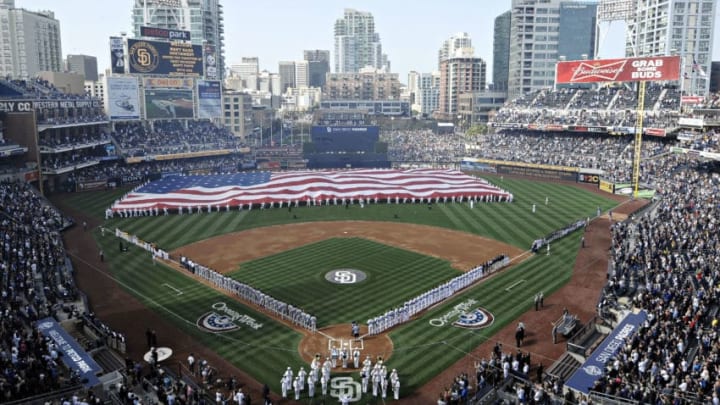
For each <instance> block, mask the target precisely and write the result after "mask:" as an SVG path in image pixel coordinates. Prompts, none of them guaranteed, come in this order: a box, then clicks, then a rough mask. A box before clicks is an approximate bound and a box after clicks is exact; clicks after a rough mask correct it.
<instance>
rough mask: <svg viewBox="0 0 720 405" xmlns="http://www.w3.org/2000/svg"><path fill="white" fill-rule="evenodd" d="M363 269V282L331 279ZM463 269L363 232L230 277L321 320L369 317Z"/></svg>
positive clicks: (278, 257)
mask: <svg viewBox="0 0 720 405" xmlns="http://www.w3.org/2000/svg"><path fill="white" fill-rule="evenodd" d="M340 268H351V269H357V270H361V271H363V272H364V273H365V274H366V275H367V279H365V280H364V281H362V282H360V283H358V284H348V285H341V284H332V283H330V282H328V281H327V280H325V274H326V273H327V272H329V271H331V270H334V269H340ZM458 275H460V272H459V271H457V270H454V269H453V268H452V267H451V266H450V263H449V262H447V261H445V260H441V259H438V258H434V257H430V256H425V255H422V254H419V253H415V252H410V251H408V250H403V249H399V248H396V247H391V246H388V245H383V244H381V243H377V242H373V241H370V240H367V239H362V238H332V239H327V240H324V241H320V242H316V243H313V244H310V245H306V246H302V247H299V248H296V249H292V250H288V251H285V252H282V253H278V254H275V255H272V256H268V257H265V258H262V259H258V260H253V261H250V262H247V263H244V264H243V265H242V266H241V268H240V269H239V270H238V271H235V272H233V273H231V274H230V276H231V277H233V278H235V279H238V280H240V281H243V282H245V283H247V284H249V285H252V286H255V287H257V288H259V289H261V290H262V291H264V292H265V293H267V294H270V295H272V296H273V297H275V298H278V299H281V300H283V301H285V302H287V303H290V304H292V305H294V306H297V307H300V308H302V309H303V310H305V311H306V312H308V313H310V314H313V315H315V316H316V317H317V319H318V326H320V327H322V326H327V325H333V324H338V323H350V322H351V321H353V320H357V321H358V322H363V323H364V322H365V321H366V320H367V319H368V318H370V317H373V316H377V315H380V314H381V313H383V312H385V311H386V310H389V309H391V308H394V307H396V306H400V305H401V304H402V303H404V302H405V301H407V300H409V299H411V298H413V297H416V296H418V295H420V294H421V293H422V292H424V291H427V290H428V288H429V287H431V286H437V285H440V284H442V283H443V282H445V281H448V280H450V279H451V278H453V277H455V276H458Z"/></svg>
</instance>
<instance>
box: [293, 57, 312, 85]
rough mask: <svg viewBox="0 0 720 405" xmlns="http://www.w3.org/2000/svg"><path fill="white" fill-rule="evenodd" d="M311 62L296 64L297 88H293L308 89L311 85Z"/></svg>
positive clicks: (297, 62)
mask: <svg viewBox="0 0 720 405" xmlns="http://www.w3.org/2000/svg"><path fill="white" fill-rule="evenodd" d="M308 66H309V62H308V61H306V60H299V61H296V62H295V86H293V87H308V85H309V84H310V71H309V68H308Z"/></svg>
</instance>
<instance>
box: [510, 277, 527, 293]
mask: <svg viewBox="0 0 720 405" xmlns="http://www.w3.org/2000/svg"><path fill="white" fill-rule="evenodd" d="M524 282H525V280H518V281H516V282H514V283H512V284H510V285H509V286H507V288H505V291H510V290H512V289H513V288H515V287H517V286H519V285H520V284H522V283H524Z"/></svg>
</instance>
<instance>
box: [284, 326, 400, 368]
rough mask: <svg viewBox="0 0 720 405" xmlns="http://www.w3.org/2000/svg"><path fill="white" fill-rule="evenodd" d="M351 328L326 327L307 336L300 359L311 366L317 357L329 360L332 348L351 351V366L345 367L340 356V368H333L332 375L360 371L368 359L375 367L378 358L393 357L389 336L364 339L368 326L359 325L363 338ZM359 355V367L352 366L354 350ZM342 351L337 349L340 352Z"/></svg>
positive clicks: (301, 347)
mask: <svg viewBox="0 0 720 405" xmlns="http://www.w3.org/2000/svg"><path fill="white" fill-rule="evenodd" d="M351 328H352V325H351V324H349V323H345V324H339V325H331V326H326V327H324V328H321V329H318V331H317V332H315V333H314V334H310V335H307V336H305V337H304V338H303V339H302V340H301V341H300V346H299V348H298V351H299V352H300V356H301V357H302V358H303V360H305V361H306V362H307V363H308V364H310V363H312V361H313V359H314V358H315V356H316V355H320V362H321V363H322V362H324V361H325V358H326V357H330V356H331V351H332V348H333V347H335V348H336V349H341V348H345V349H346V350H348V353H349V355H348V367H347V368H343V366H342V365H343V362H342V357H341V356H338V360H337V363H336V364H337V366H336V367H334V368H333V369H332V371H333V372H336V373H338V372H339V373H342V372H348V373H349V372H353V371H360V368H362V362H363V360H365V358H366V357H367V356H370V359H371V360H372V362H373V364H375V362H377V360H378V358H379V357H380V358H382V360H383V361H387V359H389V358H390V355H392V350H393V343H392V340H391V339H390V337H389V336H388V335H387V334H381V335H375V336H364V335H365V334H366V333H367V326H365V325H360V337H359V338H357V339H356V338H355V337H353V336H352V334H351V331H352V329H351ZM356 349H357V350H358V351H359V352H360V368H357V369H356V368H354V367H353V357H352V354H353V352H354V351H355V350H356ZM339 352H340V350H338V353H339Z"/></svg>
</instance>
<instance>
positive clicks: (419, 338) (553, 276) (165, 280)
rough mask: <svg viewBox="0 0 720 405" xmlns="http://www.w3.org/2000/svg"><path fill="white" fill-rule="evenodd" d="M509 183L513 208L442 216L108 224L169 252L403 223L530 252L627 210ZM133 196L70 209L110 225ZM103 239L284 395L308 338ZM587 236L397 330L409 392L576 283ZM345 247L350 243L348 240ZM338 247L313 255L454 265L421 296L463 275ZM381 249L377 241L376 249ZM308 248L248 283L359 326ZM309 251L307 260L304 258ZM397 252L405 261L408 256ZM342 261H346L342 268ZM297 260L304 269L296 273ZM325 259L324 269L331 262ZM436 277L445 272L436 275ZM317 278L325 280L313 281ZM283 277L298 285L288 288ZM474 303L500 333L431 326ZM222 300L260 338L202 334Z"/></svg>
mask: <svg viewBox="0 0 720 405" xmlns="http://www.w3.org/2000/svg"><path fill="white" fill-rule="evenodd" d="M499 183H500V184H499V185H500V186H501V187H503V188H505V189H506V190H509V191H511V192H512V193H513V194H514V195H515V201H514V202H513V203H511V204H506V203H495V204H479V205H476V207H475V208H474V209H470V208H469V206H468V205H467V204H460V203H457V204H454V203H448V204H437V205H435V206H434V207H433V209H432V210H429V209H428V208H427V206H426V205H420V204H417V205H394V204H377V205H369V206H366V207H365V208H364V209H361V208H359V207H358V206H352V207H350V209H345V208H343V207H335V206H330V207H302V208H299V209H293V212H292V213H289V212H288V211H287V209H272V210H263V211H260V210H253V211H243V212H237V211H232V212H229V213H224V212H223V213H213V214H200V215H192V216H188V215H184V216H179V215H173V216H167V217H162V216H161V217H149V218H132V219H113V220H110V221H106V223H105V226H106V227H108V228H115V227H119V228H121V229H123V230H124V231H127V232H130V233H134V234H137V235H138V236H139V237H140V238H142V239H144V240H149V241H153V242H157V243H159V245H160V246H161V247H162V248H164V249H174V248H176V247H180V246H183V245H186V244H188V243H191V242H194V241H197V240H202V239H206V238H209V237H211V236H215V235H220V234H225V233H228V232H235V231H240V230H244V229H250V228H255V227H261V226H265V225H273V224H284V223H292V222H298V221H320V220H323V221H327V220H376V221H391V222H392V221H395V222H412V223H420V224H425V225H432V226H440V227H445V228H450V229H456V230H461V231H466V232H470V233H474V234H478V235H482V236H486V237H490V238H493V239H497V240H500V241H503V242H506V243H509V244H512V245H515V246H518V247H520V248H524V249H527V248H528V247H529V246H530V244H531V242H532V240H534V239H536V238H538V237H541V236H543V235H545V234H547V233H549V232H551V231H553V230H556V229H558V228H560V227H562V226H564V225H566V224H568V223H570V222H573V221H574V220H577V219H579V218H585V217H592V216H594V215H595V213H596V210H597V207H598V206H599V207H601V208H602V209H603V210H607V209H609V208H612V207H613V206H615V202H613V201H611V200H609V199H605V198H603V197H602V196H599V195H595V194H592V193H589V192H585V191H582V190H578V189H575V188H573V187H570V186H565V185H558V184H545V183H540V182H536V181H528V180H514V179H513V180H510V179H508V180H501V181H499ZM124 192H125V191H116V192H104V193H91V192H88V193H80V194H76V195H72V196H69V198H68V199H69V202H70V204H72V205H73V206H74V207H76V208H77V209H80V210H84V211H85V212H88V213H91V214H92V215H94V216H96V217H98V218H102V217H103V215H104V214H103V212H104V210H105V208H106V207H107V206H108V205H109V204H110V203H111V202H112V201H114V200H115V199H116V198H118V197H119V196H121V195H122V194H124ZM546 196H547V197H549V198H550V204H549V205H547V206H546V205H545V197H546ZM533 203H535V204H537V212H536V213H535V214H532V212H531V206H532V204H533ZM395 214H397V218H395ZM293 215H297V216H298V217H299V218H298V219H293ZM96 235H97V238H98V240H99V244H100V246H101V248H102V249H103V250H104V251H105V253H106V258H107V261H108V263H109V264H110V266H111V269H112V272H113V274H114V275H115V277H116V278H117V279H118V281H119V282H120V283H121V284H122V285H123V287H124V288H125V289H127V290H128V291H130V292H131V293H133V294H134V295H135V296H137V297H138V298H139V299H140V300H142V301H143V302H144V303H145V304H147V305H148V306H149V307H150V308H152V309H154V310H155V311H157V312H159V313H161V314H164V315H165V316H166V317H168V319H170V320H171V321H172V322H173V323H175V324H176V325H177V326H178V327H180V328H181V329H183V330H184V331H185V332H187V333H190V334H192V335H193V336H194V337H195V338H196V339H197V340H198V342H199V344H203V345H206V346H208V347H209V348H211V349H212V350H214V351H216V352H217V353H218V354H219V355H221V356H223V357H225V358H227V359H228V360H229V361H230V362H232V363H233V364H235V365H236V366H238V367H240V368H242V369H244V370H246V371H247V372H248V373H249V374H251V375H252V376H253V377H255V378H256V379H257V380H258V381H261V382H266V383H268V385H270V387H271V388H272V389H273V390H274V391H276V392H277V391H278V390H279V384H278V381H279V378H280V375H281V372H282V370H283V369H284V368H285V367H286V366H287V365H291V366H293V367H294V368H296V369H297V367H299V366H300V364H301V359H300V358H299V356H298V354H297V344H298V342H299V340H300V335H299V334H298V333H296V332H294V331H292V330H291V329H289V328H287V327H285V326H284V325H282V324H279V323H277V322H275V321H273V320H272V319H270V318H268V317H265V316H264V315H263V314H260V313H257V312H255V311H253V310H252V309H250V308H247V307H245V306H243V305H241V304H240V303H238V302H233V301H232V300H231V299H230V298H227V297H225V296H223V295H220V294H218V293H217V292H216V291H214V290H212V289H210V288H207V287H205V286H203V285H200V284H198V283H196V282H195V281H194V280H192V279H190V278H188V277H186V276H185V275H183V274H181V273H179V272H177V271H175V270H172V269H166V268H164V267H162V266H156V267H154V268H153V267H152V263H151V260H150V257H149V254H148V253H147V252H142V251H140V250H139V249H137V248H131V251H130V252H128V253H125V254H121V253H118V252H117V240H116V239H115V238H114V237H112V236H109V235H107V234H106V236H105V237H100V235H99V232H96ZM579 238H580V233H574V234H572V235H570V236H568V237H566V238H564V239H563V240H560V241H558V242H556V243H554V244H553V254H552V255H551V256H545V255H539V256H536V257H533V258H531V259H529V260H527V261H526V262H524V263H522V264H520V265H518V266H516V267H514V268H512V269H510V270H508V271H505V272H502V273H501V274H499V275H497V276H496V277H493V278H492V279H490V280H487V281H484V282H481V283H480V284H478V285H477V286H476V287H475V288H473V289H471V290H469V291H466V292H464V293H463V294H461V295H460V296H458V297H456V298H453V299H452V300H449V301H448V302H446V303H444V304H442V305H440V306H438V307H437V308H434V309H433V310H432V311H429V312H428V313H426V314H423V316H421V317H420V318H419V319H417V320H416V321H414V322H412V323H410V324H407V325H405V326H402V327H399V328H396V329H395V330H393V332H392V333H391V337H392V339H393V343H394V354H393V356H392V358H391V359H390V361H389V366H390V367H392V368H397V369H398V371H399V372H400V376H401V379H402V382H403V383H402V386H403V388H402V391H403V395H405V394H406V393H409V392H412V391H413V390H415V389H417V388H418V387H420V386H421V385H422V384H423V383H425V382H426V381H428V379H429V378H431V377H432V376H434V375H436V374H438V373H439V372H440V371H442V370H443V369H445V368H447V367H448V366H449V365H451V364H452V363H454V362H455V361H457V360H458V359H460V358H462V357H463V356H465V355H466V353H468V352H470V351H471V350H472V349H473V348H474V347H476V346H477V345H478V344H480V343H482V342H484V341H485V340H487V339H489V338H490V337H491V336H492V335H493V334H495V333H496V332H497V331H498V330H499V329H500V328H502V327H503V326H505V325H507V323H508V322H510V321H511V320H513V319H515V318H517V316H518V315H519V314H521V313H523V312H525V311H526V310H527V309H528V308H530V306H531V305H532V303H533V301H532V298H533V296H534V295H535V294H536V293H537V292H538V291H541V290H542V291H543V292H544V293H545V294H546V296H547V295H549V294H551V293H552V292H553V291H555V290H556V289H558V288H559V287H561V286H562V285H563V284H565V283H566V282H567V280H568V279H569V277H570V274H571V272H572V268H573V265H574V262H575V256H576V254H577V247H578V245H579ZM339 240H340V241H344V239H339ZM365 242H367V241H365ZM328 243H329V244H331V245H332V244H333V243H337V242H335V241H327V242H325V243H323V242H321V243H319V244H313V245H310V246H306V247H304V248H308V249H311V250H310V251H312V248H313V247H317V248H323V249H324V250H327V256H328V258H327V259H325V260H327V261H326V263H325V264H323V265H333V266H335V265H337V267H356V268H358V267H360V266H361V264H357V265H356V266H355V265H345V264H343V265H342V266H341V265H340V264H341V263H347V262H346V261H345V260H346V259H347V260H350V259H351V258H352V259H353V260H359V259H365V260H367V261H373V263H374V266H375V265H378V266H388V268H390V267H392V263H396V265H397V264H398V263H401V262H402V260H398V257H403V260H410V261H413V260H416V261H415V262H414V264H416V265H419V266H423V265H424V263H426V261H427V263H430V262H432V263H433V265H437V268H440V269H441V268H443V267H445V268H446V269H447V271H448V272H447V273H443V270H441V271H440V272H439V274H438V275H437V277H438V279H430V280H426V279H423V283H425V282H427V284H420V283H419V284H418V285H417V286H416V287H413V288H420V289H421V290H424V289H429V288H431V287H433V286H434V285H437V284H438V283H439V282H438V281H439V280H442V279H446V278H449V277H452V275H451V273H450V272H451V271H453V270H452V269H451V268H450V266H449V264H447V263H443V262H442V261H439V260H438V259H430V258H425V257H424V256H422V255H418V254H415V253H411V252H405V251H402V250H401V249H394V248H392V249H394V250H393V251H392V254H387V255H377V257H376V258H374V257H363V256H361V255H354V254H353V252H352V251H350V252H349V251H348V250H347V249H341V250H338V251H336V255H335V256H336V257H335V258H333V257H332V253H331V251H332V250H333V249H330V248H328V246H329V245H327V244H328ZM369 243H370V244H372V242H369ZM373 248H377V249H380V251H382V249H385V248H386V247H383V245H380V247H377V246H375V247H373ZM302 249H303V248H300V249H299V250H297V251H289V252H286V253H283V254H280V255H274V256H270V257H266V258H262V259H258V260H256V261H253V262H249V263H245V264H244V265H242V267H241V268H240V270H239V272H243V271H245V270H247V277H249V278H248V279H247V280H248V281H249V282H250V283H251V284H257V285H258V286H259V287H261V288H263V289H266V288H267V289H274V290H273V292H272V294H273V295H275V296H277V297H282V298H283V299H285V298H287V300H288V301H295V300H299V299H300V300H307V304H306V305H307V306H308V307H307V308H306V309H308V310H309V311H311V310H310V308H311V307H312V308H317V311H318V313H320V312H322V313H323V316H320V315H318V319H319V321H321V322H324V319H323V317H325V316H327V319H328V320H329V322H335V321H337V322H347V321H348V320H350V319H346V318H345V315H344V314H335V315H333V314H334V313H335V312H338V311H336V310H335V309H334V308H333V307H332V306H331V305H326V306H324V305H323V303H322V299H323V297H324V296H325V295H323V294H324V293H323V294H321V293H318V294H317V297H313V296H314V295H315V294H314V292H315V291H314V289H316V288H321V287H323V286H324V285H325V284H323V283H327V282H325V281H324V280H319V279H318V277H321V276H322V275H324V272H323V271H321V270H315V269H314V267H313V266H312V265H311V261H310V259H307V258H303V257H301V256H303V255H305V253H307V252H305V253H303V252H302ZM323 249H320V250H323ZM312 252H313V253H312V254H310V255H308V256H310V257H311V259H312V260H313V261H314V260H315V259H318V255H319V254H320V253H322V252H319V251H312ZM301 253H303V254H302V255H301ZM409 253H411V254H412V255H418V256H420V257H417V258H412V257H409V256H403V254H409ZM396 255H398V256H397V257H396ZM354 256H356V257H354ZM280 259H282V260H281V261H282V262H284V263H280V262H279V261H278V260H280ZM333 260H336V261H334V262H333ZM291 262H292V263H294V265H292V266H291V265H290V263H291ZM298 263H303V267H306V268H307V269H309V270H307V271H310V272H313V271H315V273H314V274H313V275H311V276H309V279H307V280H306V278H305V276H303V277H302V278H301V277H296V279H295V280H294V281H302V284H301V286H300V288H292V287H291V286H290V282H289V280H287V279H286V278H287V272H291V271H295V270H296V269H295V267H297V265H298ZM315 263H319V261H317V262H315ZM238 265H240V264H238ZM428 266H429V265H428ZM276 268H277V271H278V273H277V274H275V275H267V276H266V277H265V276H264V275H263V274H261V270H262V271H263V272H265V271H270V270H269V269H276ZM361 270H364V269H362V268H361ZM370 271H371V276H372V277H371V278H374V277H375V273H374V271H375V269H371V270H370ZM440 273H441V274H442V275H440ZM238 274H239V273H238ZM433 276H435V275H434V274H433ZM242 277H243V280H245V278H244V277H246V275H245V274H244V275H243V276H242ZM311 280H312V281H313V283H310V281H311ZM520 280H524V281H523V282H522V284H521V285H520V287H518V288H515V289H513V290H512V293H508V292H507V291H505V288H506V286H508V285H511V284H513V283H515V282H518V281H520ZM273 281H275V282H277V283H281V282H282V283H286V284H285V285H284V286H283V285H278V284H274V283H273ZM305 281H307V283H305ZM368 281H370V280H368ZM404 281H405V280H397V281H396V282H395V283H394V286H395V287H396V288H393V289H391V290H386V292H385V294H378V296H379V297H380V298H375V297H374V296H373V297H368V298H367V299H366V300H365V301H367V302H368V305H367V306H366V307H365V308H364V309H363V310H362V312H364V313H365V314H364V315H363V314H361V313H360V311H358V312H357V314H358V316H357V317H356V316H355V315H354V314H353V315H352V318H353V319H354V318H358V319H357V320H359V321H361V322H364V321H365V320H366V319H367V318H368V317H369V316H374V315H376V314H379V313H382V312H384V311H385V310H387V309H389V307H390V303H391V302H393V301H392V300H394V299H395V298H396V297H395V294H396V292H397V291H398V288H397V287H399V286H400V285H401V284H402V282H404ZM163 284H169V285H172V286H173V287H175V288H177V289H179V290H181V291H183V292H184V293H183V295H181V296H178V295H176V293H175V292H174V291H173V290H171V289H170V288H168V287H166V286H163ZM344 287H346V286H335V287H334V288H331V289H333V290H335V289H337V291H341V292H342V290H341V288H344ZM347 287H350V288H349V289H348V295H349V296H350V297H352V298H353V299H354V297H355V295H357V294H361V293H360V290H355V289H356V288H358V287H359V288H362V284H358V285H356V286H354V287H352V286H347ZM308 291H312V292H313V294H308ZM412 291H413V292H411V290H407V291H406V292H404V293H401V294H400V295H402V294H415V292H414V291H415V290H414V289H413V290H412ZM362 294H364V293H362ZM341 295H342V294H341ZM318 297H319V298H318ZM350 297H349V298H348V299H347V301H348V302H350V301H352V299H351V298H350ZM290 298H292V300H291V299H290ZM470 298H472V299H474V300H477V301H479V304H478V305H480V306H482V307H484V308H485V309H487V310H489V311H491V312H492V313H493V314H494V316H495V322H494V324H493V325H492V326H490V327H489V328H486V329H482V330H479V331H472V330H464V329H458V328H454V327H451V326H445V327H433V326H430V325H429V320H431V319H434V318H437V317H439V316H441V315H442V314H445V313H447V312H448V311H449V310H451V309H452V307H453V306H454V305H457V304H458V303H459V302H463V301H466V300H468V299H470ZM388 300H390V301H388ZM403 300H404V298H400V297H399V296H398V297H397V301H398V302H402V301H403ZM220 301H222V302H226V303H228V305H232V306H233V308H235V309H236V310H237V311H239V312H242V313H244V314H248V315H250V316H252V317H253V318H254V319H256V320H258V321H259V322H261V323H263V327H262V328H261V329H260V330H258V331H255V330H252V329H248V328H246V327H244V328H242V329H241V330H240V331H238V332H229V333H223V334H209V333H205V332H202V331H200V330H199V329H198V328H197V327H196V326H195V322H196V320H197V318H198V317H199V316H201V315H202V314H204V313H206V312H208V311H210V309H211V305H212V304H213V303H216V302H220ZM311 312H312V311H311ZM536 332H537V333H538V334H543V333H544V334H545V335H549V330H548V331H530V333H531V334H532V333H536ZM448 383H450V382H448Z"/></svg>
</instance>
